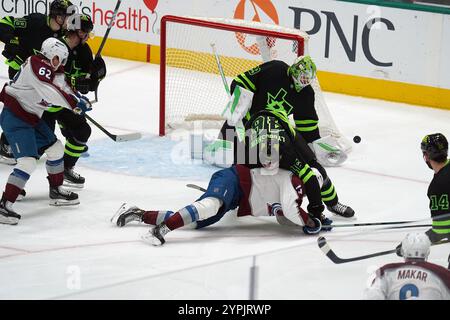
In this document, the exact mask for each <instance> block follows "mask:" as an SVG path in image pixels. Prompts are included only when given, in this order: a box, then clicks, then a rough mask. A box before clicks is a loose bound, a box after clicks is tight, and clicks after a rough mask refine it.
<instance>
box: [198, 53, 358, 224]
mask: <svg viewBox="0 0 450 320" xmlns="http://www.w3.org/2000/svg"><path fill="white" fill-rule="evenodd" d="M315 74H316V66H315V64H314V62H313V61H312V60H311V58H310V57H309V56H302V57H299V58H298V59H297V60H296V61H295V62H294V64H293V65H292V66H288V65H287V64H286V63H284V62H282V61H276V60H274V61H269V62H266V63H264V64H262V65H260V66H258V67H256V68H254V69H251V70H249V71H246V72H244V73H242V74H240V75H238V76H237V77H236V78H235V79H234V80H233V82H232V84H231V92H233V94H232V96H231V98H230V103H229V105H228V107H227V110H226V113H225V116H226V117H227V113H229V114H228V117H229V118H234V120H232V121H231V123H230V120H228V121H227V122H226V123H225V124H224V126H223V127H222V130H221V137H224V139H225V140H228V141H234V150H233V152H234V155H233V158H234V163H240V159H239V158H240V157H241V155H242V152H241V150H242V149H243V147H242V146H241V143H240V142H239V141H238V139H237V137H236V134H235V133H234V131H235V129H234V128H237V131H238V132H239V131H242V130H241V129H239V128H242V127H243V126H246V124H247V123H248V121H249V120H250V119H252V116H254V115H255V114H257V113H258V112H260V111H263V110H266V111H270V112H272V113H273V114H276V115H279V116H280V117H281V118H282V119H283V118H285V121H284V122H286V123H288V122H289V120H288V117H289V116H290V115H293V118H294V121H295V127H294V130H295V132H296V133H297V135H298V137H297V140H299V141H301V143H298V144H297V147H299V146H300V145H301V147H299V149H298V151H299V152H300V153H301V156H302V158H303V159H305V161H306V163H307V164H308V165H309V166H310V167H314V168H316V169H318V170H319V171H320V172H321V174H322V175H323V176H324V177H326V182H325V183H324V184H323V186H322V189H321V195H322V200H323V202H324V203H325V204H326V206H327V208H328V210H329V211H331V212H333V213H334V214H337V215H339V216H342V217H345V218H350V217H353V216H354V214H355V212H354V210H353V209H352V208H351V207H349V206H346V205H344V204H341V203H340V202H339V200H338V196H337V193H336V190H335V187H334V185H333V184H332V182H331V180H330V178H329V177H328V175H327V174H326V171H325V169H324V167H323V166H322V165H321V164H320V163H319V161H318V160H317V159H318V158H320V159H322V160H324V161H327V159H328V155H329V154H333V156H337V157H338V158H340V160H339V161H343V160H345V158H346V155H345V153H344V152H341V151H340V150H339V149H337V148H335V147H333V146H329V145H327V144H326V143H323V142H325V141H323V142H322V141H321V139H322V138H321V137H320V133H319V126H318V122H319V119H318V116H317V113H316V110H315V107H314V99H315V98H314V90H313V88H312V87H311V82H312V81H313V79H314V77H315ZM317 145H318V146H317ZM322 145H325V149H327V150H328V151H325V149H324V148H323V147H322ZM205 150H206V153H205V154H204V155H205V156H206V159H207V160H208V148H206V149H205ZM313 150H314V152H313ZM210 162H214V161H210Z"/></svg>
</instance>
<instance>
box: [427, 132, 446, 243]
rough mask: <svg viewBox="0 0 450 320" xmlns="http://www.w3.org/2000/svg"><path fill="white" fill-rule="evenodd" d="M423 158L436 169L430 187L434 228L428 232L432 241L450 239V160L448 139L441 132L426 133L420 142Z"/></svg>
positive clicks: (429, 193) (428, 194)
mask: <svg viewBox="0 0 450 320" xmlns="http://www.w3.org/2000/svg"><path fill="white" fill-rule="evenodd" d="M420 146H421V149H422V153H423V159H424V160H425V163H426V164H427V165H428V167H429V168H430V169H432V170H433V171H434V177H433V180H431V183H430V186H429V187H428V192H427V196H428V199H430V212H431V218H432V219H433V223H432V226H433V227H432V228H431V229H430V230H428V231H427V232H426V234H427V235H428V237H429V238H430V240H431V242H437V241H441V240H443V239H445V238H447V240H449V241H450V200H449V198H450V160H449V159H448V158H447V157H448V141H447V139H446V138H445V136H444V135H443V134H441V133H435V134H429V135H426V136H425V137H424V138H423V140H422V143H421V144H420Z"/></svg>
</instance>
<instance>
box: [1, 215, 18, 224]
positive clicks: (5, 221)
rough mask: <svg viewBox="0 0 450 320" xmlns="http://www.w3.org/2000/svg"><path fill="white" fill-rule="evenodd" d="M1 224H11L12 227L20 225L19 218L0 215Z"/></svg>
mask: <svg viewBox="0 0 450 320" xmlns="http://www.w3.org/2000/svg"><path fill="white" fill-rule="evenodd" d="M0 223H1V224H10V225H16V224H18V223H19V219H18V218H14V217H5V216H4V215H0Z"/></svg>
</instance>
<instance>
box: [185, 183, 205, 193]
mask: <svg viewBox="0 0 450 320" xmlns="http://www.w3.org/2000/svg"><path fill="white" fill-rule="evenodd" d="M186 187H188V188H192V189H196V190H199V191H202V192H206V189H205V188H202V187H200V186H198V185H196V184H192V183H188V184H187V185H186Z"/></svg>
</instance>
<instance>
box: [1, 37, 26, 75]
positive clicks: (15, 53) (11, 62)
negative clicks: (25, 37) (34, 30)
mask: <svg viewBox="0 0 450 320" xmlns="http://www.w3.org/2000/svg"><path fill="white" fill-rule="evenodd" d="M20 52H21V50H20V47H19V39H18V38H17V37H14V38H12V39H11V40H9V42H8V43H6V44H5V49H4V50H3V52H2V55H3V56H4V57H5V58H6V59H8V60H7V61H6V64H7V65H8V66H10V67H11V68H13V69H14V70H19V69H20V66H21V65H22V64H23V59H22V58H21V57H20Z"/></svg>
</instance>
